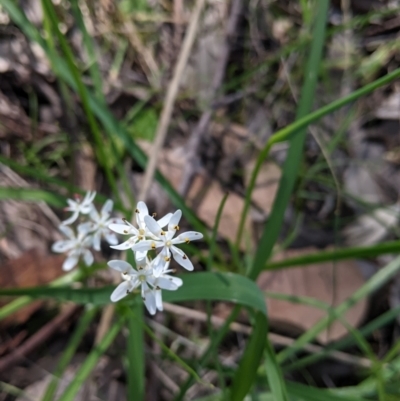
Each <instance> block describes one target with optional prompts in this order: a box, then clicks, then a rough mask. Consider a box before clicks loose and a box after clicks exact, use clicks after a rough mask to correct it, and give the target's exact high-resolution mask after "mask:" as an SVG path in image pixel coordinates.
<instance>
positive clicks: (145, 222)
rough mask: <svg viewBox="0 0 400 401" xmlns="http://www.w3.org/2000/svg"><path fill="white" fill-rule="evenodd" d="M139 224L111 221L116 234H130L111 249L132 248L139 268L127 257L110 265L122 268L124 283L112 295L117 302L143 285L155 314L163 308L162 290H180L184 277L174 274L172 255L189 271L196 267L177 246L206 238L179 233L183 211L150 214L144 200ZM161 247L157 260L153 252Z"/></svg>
mask: <svg viewBox="0 0 400 401" xmlns="http://www.w3.org/2000/svg"><path fill="white" fill-rule="evenodd" d="M135 214H136V225H137V227H135V226H134V225H133V224H131V223H129V222H128V221H127V220H124V223H123V224H110V225H109V228H110V229H111V230H112V231H115V232H116V233H119V234H122V235H129V236H130V237H129V238H128V240H126V241H124V242H123V243H121V244H119V245H112V246H111V248H114V249H118V250H127V249H131V250H132V251H133V252H134V255H135V262H136V267H137V270H135V269H134V268H133V267H132V266H131V265H130V264H129V263H127V262H125V261H123V260H111V261H109V262H108V266H110V267H111V268H112V269H115V270H117V271H119V272H120V273H121V275H122V279H123V282H122V283H121V284H120V285H119V286H118V287H117V288H116V289H115V290H114V292H113V293H112V294H111V300H112V301H113V302H116V301H118V300H120V299H121V298H123V297H124V296H126V295H127V294H129V293H130V292H131V291H132V290H134V289H135V288H138V287H139V286H140V287H141V296H142V299H143V301H144V304H145V305H146V308H147V310H148V311H149V313H151V314H152V315H154V314H155V313H156V311H157V309H158V310H160V311H161V310H163V306H162V296H161V290H177V289H178V288H179V287H180V286H181V285H182V280H181V279H180V278H178V277H174V276H171V275H170V274H168V273H171V272H173V270H172V269H170V262H171V258H173V259H174V260H175V261H176V262H177V263H179V264H180V265H181V266H182V267H184V268H185V269H186V270H193V264H192V262H191V261H190V260H189V258H188V257H187V256H186V254H185V253H184V252H183V251H182V250H181V249H179V248H178V247H177V246H176V245H178V244H183V243H189V242H190V241H193V240H197V239H201V238H203V235H202V234H201V233H199V232H195V231H188V232H185V233H182V234H179V235H178V236H177V237H176V238H174V237H175V234H176V233H177V231H178V230H179V225H178V224H179V221H180V219H181V217H182V212H181V211H180V210H177V211H176V212H175V213H174V214H171V213H169V214H167V215H165V216H164V217H163V218H161V219H159V220H157V221H156V220H155V219H154V217H153V216H150V215H149V211H148V208H147V206H146V204H145V203H144V202H139V203H138V204H137V207H136V210H135ZM156 250H160V251H159V252H158V254H157V255H156V256H155V258H154V259H152V258H151V256H150V255H149V251H156Z"/></svg>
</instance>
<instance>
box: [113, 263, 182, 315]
mask: <svg viewBox="0 0 400 401" xmlns="http://www.w3.org/2000/svg"><path fill="white" fill-rule="evenodd" d="M153 262H154V261H152V262H150V261H149V260H148V259H147V264H146V266H145V267H144V268H141V269H140V270H135V269H134V268H133V267H132V266H131V265H130V264H129V263H128V262H125V261H124V260H110V261H109V262H108V266H110V267H111V268H112V269H114V270H117V271H119V272H120V273H121V276H122V279H123V280H124V281H123V282H122V283H121V284H119V285H118V287H117V288H116V289H115V290H114V291H113V293H112V294H111V301H112V302H117V301H119V300H120V299H122V298H124V297H125V296H126V295H128V294H129V293H130V292H131V291H133V290H134V289H135V288H137V287H139V286H141V296H142V299H143V301H144V304H145V305H146V308H147V310H148V311H149V313H150V314H152V315H154V314H155V313H156V310H157V309H160V308H161V309H160V310H162V301H161V289H164V290H176V289H178V287H179V286H180V285H181V280H180V279H176V278H175V277H171V276H168V275H167V274H165V275H162V276H160V277H158V278H155V277H154V275H153Z"/></svg>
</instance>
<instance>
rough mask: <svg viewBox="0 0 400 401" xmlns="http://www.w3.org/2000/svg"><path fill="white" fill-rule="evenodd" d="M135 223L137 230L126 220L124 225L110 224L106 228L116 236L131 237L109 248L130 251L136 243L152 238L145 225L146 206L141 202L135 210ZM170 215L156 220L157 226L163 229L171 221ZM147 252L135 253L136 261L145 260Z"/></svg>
mask: <svg viewBox="0 0 400 401" xmlns="http://www.w3.org/2000/svg"><path fill="white" fill-rule="evenodd" d="M135 213H136V223H137V226H138V228H136V227H135V226H134V225H133V224H131V223H129V222H128V220H125V219H124V222H125V224H110V225H109V226H108V228H109V229H110V230H112V231H115V232H116V233H118V234H123V235H131V237H130V238H129V239H128V240H126V241H125V242H122V243H121V244H118V245H114V246H111V248H114V249H118V250H120V251H123V250H126V249H130V248H132V247H133V245H135V244H136V243H137V242H140V241H144V240H145V239H146V238H148V237H150V238H154V237H153V234H152V233H151V231H149V230H148V228H147V226H146V223H145V217H146V216H147V217H149V210H148V208H147V206H146V204H145V203H144V202H142V201H140V202H138V204H137V207H136V210H135ZM171 216H172V213H168V214H166V215H165V216H164V217H162V218H161V219H160V220H158V222H157V223H158V224H159V225H160V226H161V227H165V226H166V225H167V224H168V222H169V220H170V219H171ZM146 255H147V251H143V252H141V251H139V252H137V255H136V259H137V260H141V259H143V258H146Z"/></svg>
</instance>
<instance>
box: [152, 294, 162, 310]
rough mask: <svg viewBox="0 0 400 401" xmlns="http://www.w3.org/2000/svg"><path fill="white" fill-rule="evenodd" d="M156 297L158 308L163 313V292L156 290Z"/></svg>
mask: <svg viewBox="0 0 400 401" xmlns="http://www.w3.org/2000/svg"><path fill="white" fill-rule="evenodd" d="M154 297H155V301H156V308H157V309H158V310H159V311H162V310H163V309H164V308H163V303H162V294H161V290H155V291H154Z"/></svg>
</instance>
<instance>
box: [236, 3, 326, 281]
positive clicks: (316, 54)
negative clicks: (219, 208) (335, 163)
mask: <svg viewBox="0 0 400 401" xmlns="http://www.w3.org/2000/svg"><path fill="white" fill-rule="evenodd" d="M328 9H329V0H320V1H319V2H318V12H317V14H316V22H315V28H314V30H313V39H312V44H311V51H310V56H309V59H308V63H307V67H306V69H305V72H306V74H305V81H304V85H303V88H302V92H301V99H300V102H299V106H298V109H297V113H296V120H299V119H300V118H302V117H304V116H306V115H307V114H308V113H309V112H310V110H311V108H312V106H313V103H314V96H315V90H316V85H317V79H318V73H319V65H320V62H321V59H322V52H323V48H324V43H325V31H326V22H327V17H328ZM296 133H297V135H296V136H295V137H293V138H292V139H291V143H290V148H289V151H288V154H287V156H286V160H285V163H284V166H283V170H282V178H281V180H280V184H279V189H278V193H277V195H276V199H275V202H274V206H273V209H272V212H271V215H270V217H269V219H268V221H267V223H266V224H265V227H264V230H263V233H262V236H261V239H260V241H259V245H258V247H257V251H256V254H255V258H254V262H253V264H252V266H251V268H250V271H249V272H248V276H249V277H250V278H252V279H256V278H257V276H258V275H259V273H260V272H261V271H262V269H263V267H264V266H265V263H266V261H267V260H268V258H269V256H270V254H271V252H272V248H273V246H274V244H275V242H276V241H277V239H278V236H279V233H280V230H281V226H282V221H283V216H284V213H285V210H286V206H287V204H288V203H289V200H290V197H291V195H292V191H293V188H294V184H295V181H296V178H297V176H298V171H299V166H300V161H301V159H302V153H303V147H304V141H305V138H306V134H307V132H306V130H305V127H303V129H298V130H296ZM272 138H275V140H276V135H274V136H273V137H272ZM272 138H271V140H272ZM268 142H269V141H268ZM267 149H268V150H269V148H268V144H267ZM263 161H264V152H263V151H262V152H261V153H260V155H259V157H258V159H257V164H256V168H255V169H254V172H253V174H252V177H251V183H250V185H249V188H248V190H247V192H246V204H245V207H244V210H243V213H242V215H241V222H240V227H239V230H238V235H237V241H236V246H238V245H239V244H240V239H241V235H242V230H243V225H244V220H245V218H246V214H247V210H248V206H247V205H248V204H249V201H250V197H251V193H252V191H253V187H254V183H255V178H256V174H257V169H259V168H260V167H261V164H262V162H263ZM253 180H254V182H253Z"/></svg>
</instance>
